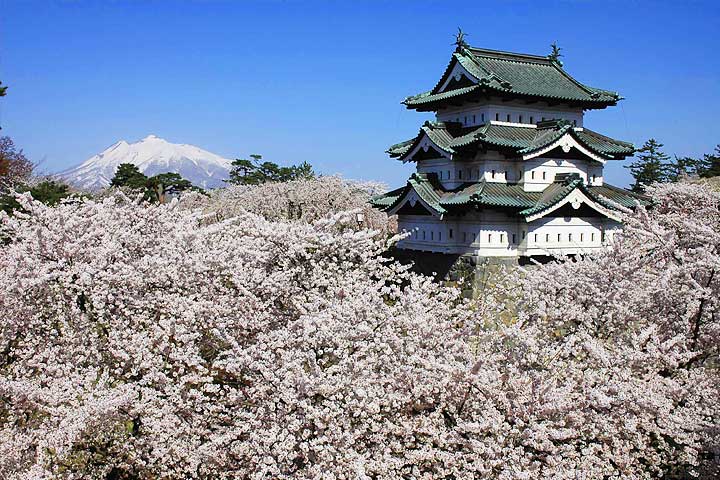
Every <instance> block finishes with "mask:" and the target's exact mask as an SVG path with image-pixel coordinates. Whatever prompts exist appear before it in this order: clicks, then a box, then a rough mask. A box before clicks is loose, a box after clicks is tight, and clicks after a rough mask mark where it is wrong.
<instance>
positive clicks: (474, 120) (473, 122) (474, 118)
mask: <svg viewBox="0 0 720 480" xmlns="http://www.w3.org/2000/svg"><path fill="white" fill-rule="evenodd" d="M473 125H475V115H473Z"/></svg>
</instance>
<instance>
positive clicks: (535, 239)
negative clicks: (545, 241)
mask: <svg viewBox="0 0 720 480" xmlns="http://www.w3.org/2000/svg"><path fill="white" fill-rule="evenodd" d="M534 235H535V238H534V241H535V243H537V233H535V234H534Z"/></svg>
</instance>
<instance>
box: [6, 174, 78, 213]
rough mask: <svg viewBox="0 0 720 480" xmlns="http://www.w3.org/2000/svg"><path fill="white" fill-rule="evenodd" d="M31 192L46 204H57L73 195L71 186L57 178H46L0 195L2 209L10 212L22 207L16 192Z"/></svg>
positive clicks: (36, 198) (35, 197)
mask: <svg viewBox="0 0 720 480" xmlns="http://www.w3.org/2000/svg"><path fill="white" fill-rule="evenodd" d="M16 192H17V193H28V192H29V193H30V195H32V197H33V198H34V199H35V200H37V201H39V202H42V203H44V204H45V205H49V206H53V205H57V204H58V203H59V202H60V200H62V199H64V198H67V197H69V196H70V195H72V192H71V191H70V187H68V186H67V185H66V184H64V183H60V182H57V181H55V180H45V181H42V182H40V183H37V184H35V185H20V186H18V187H17V188H15V189H14V191H12V192H8V193H6V194H4V195H2V196H0V210H2V211H5V212H7V213H9V214H11V213H13V212H14V211H16V210H19V209H20V204H19V203H18V202H17V200H16V199H15V193H16Z"/></svg>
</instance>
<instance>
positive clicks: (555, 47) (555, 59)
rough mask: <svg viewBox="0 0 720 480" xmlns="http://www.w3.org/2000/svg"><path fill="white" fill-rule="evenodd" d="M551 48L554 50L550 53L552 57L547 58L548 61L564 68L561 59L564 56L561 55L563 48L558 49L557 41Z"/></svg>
mask: <svg viewBox="0 0 720 480" xmlns="http://www.w3.org/2000/svg"><path fill="white" fill-rule="evenodd" d="M550 48H552V51H551V52H550V55H548V56H547V58H548V60H550V61H551V62H555V63H557V64H558V65H560V66H561V67H562V66H563V62H562V60H560V57H562V56H563V54H562V53H560V51H561V50H562V48H560V47H558V44H557V40H556V41H554V42H553V43H551V44H550Z"/></svg>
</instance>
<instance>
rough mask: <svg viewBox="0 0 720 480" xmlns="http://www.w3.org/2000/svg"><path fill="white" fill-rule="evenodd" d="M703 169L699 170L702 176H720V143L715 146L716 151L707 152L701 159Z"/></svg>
mask: <svg viewBox="0 0 720 480" xmlns="http://www.w3.org/2000/svg"><path fill="white" fill-rule="evenodd" d="M701 162H702V170H701V171H700V172H699V173H700V176H701V177H705V178H709V177H719V176H720V145H717V146H716V147H715V152H714V153H706V154H705V155H703V158H702V160H701Z"/></svg>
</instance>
